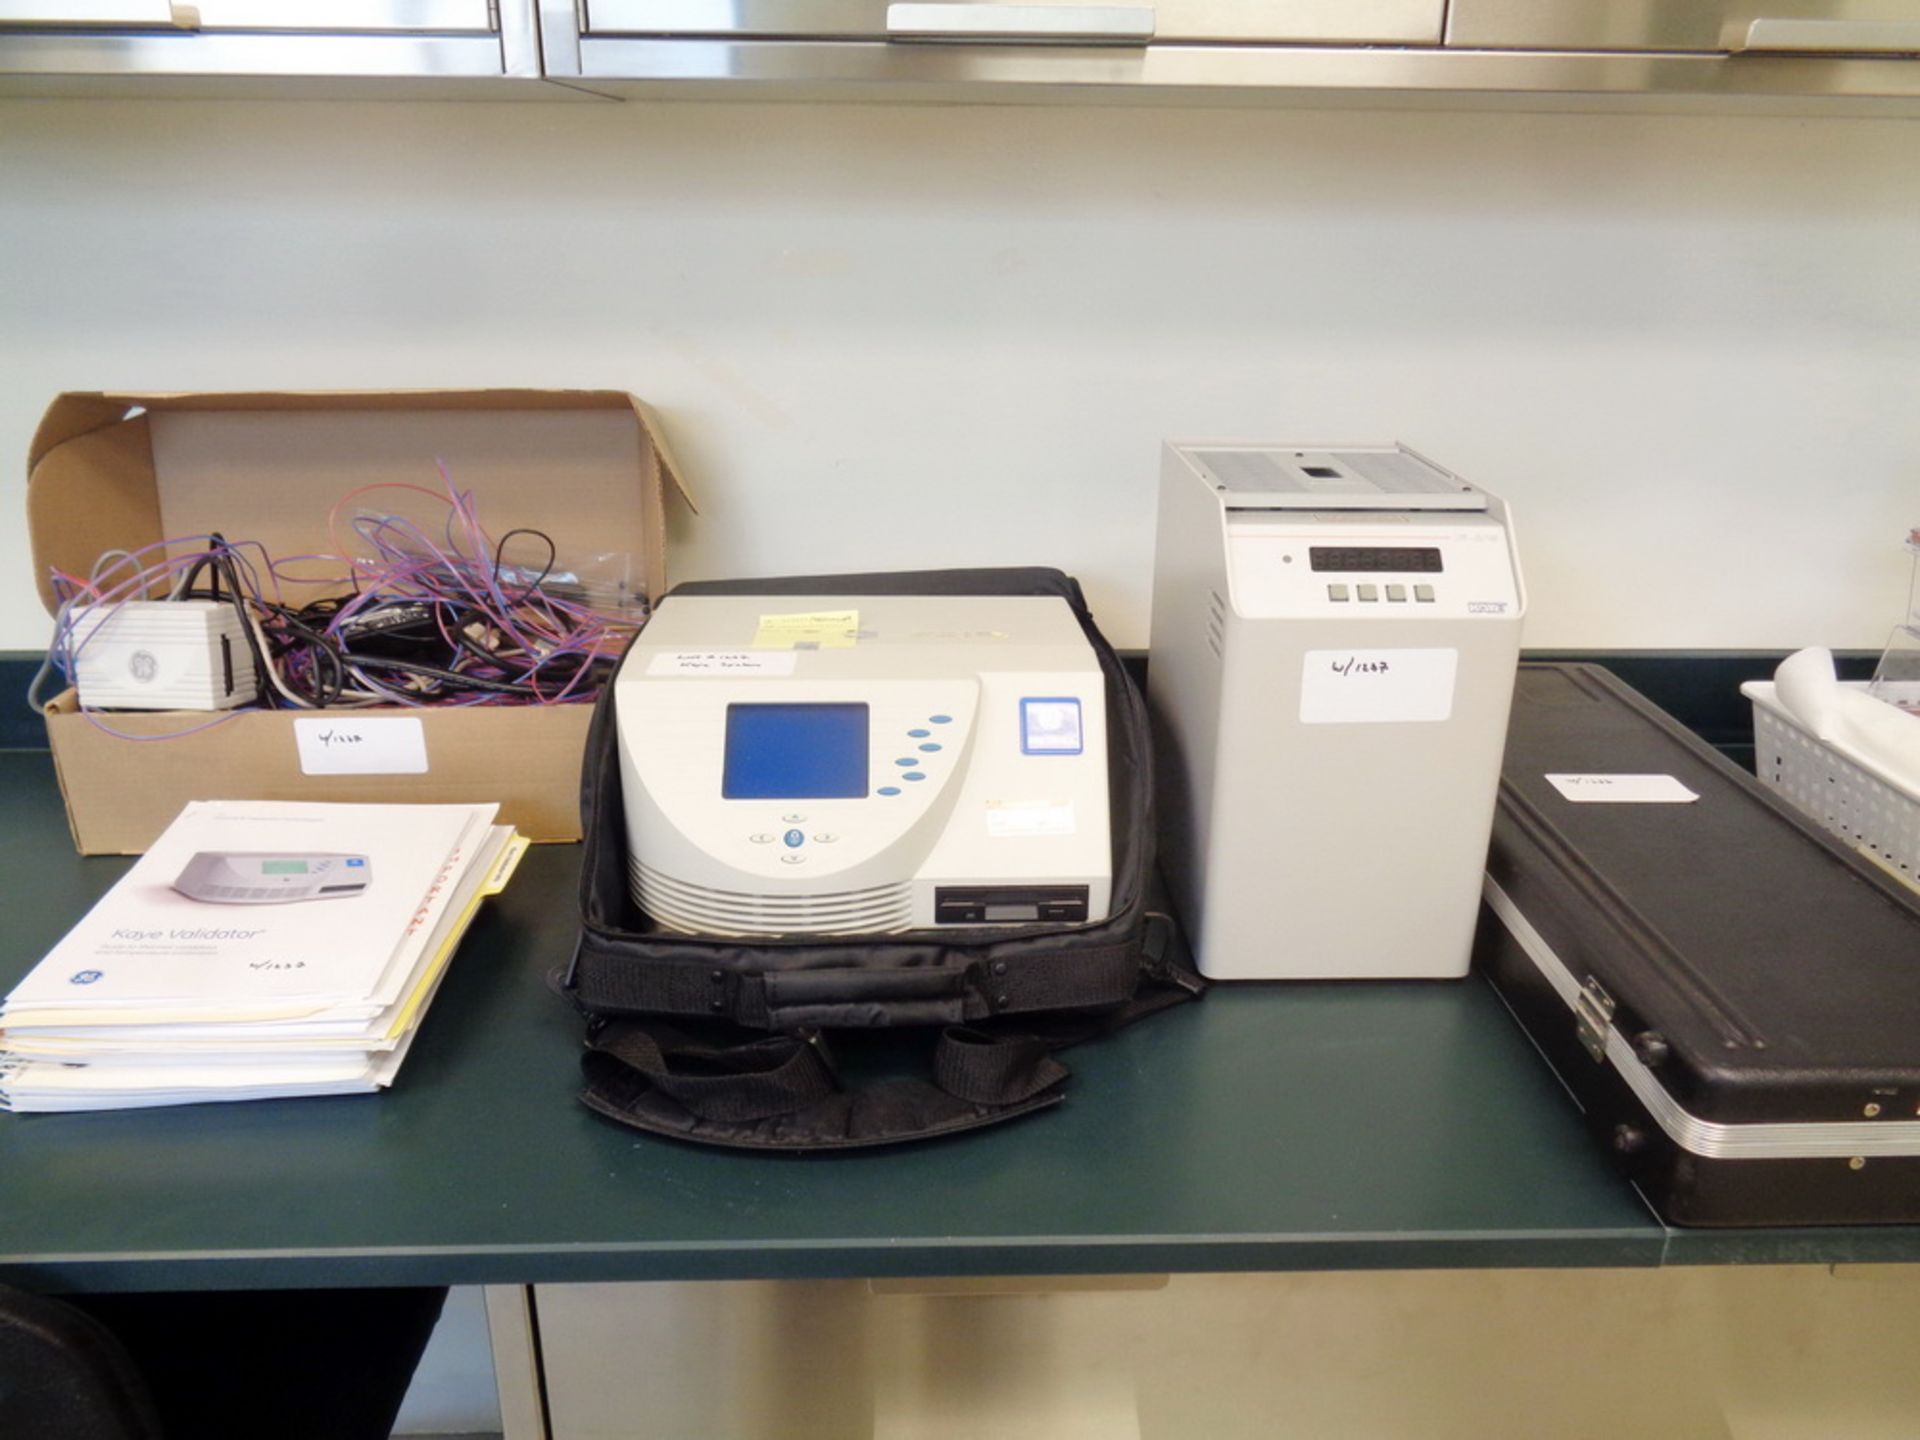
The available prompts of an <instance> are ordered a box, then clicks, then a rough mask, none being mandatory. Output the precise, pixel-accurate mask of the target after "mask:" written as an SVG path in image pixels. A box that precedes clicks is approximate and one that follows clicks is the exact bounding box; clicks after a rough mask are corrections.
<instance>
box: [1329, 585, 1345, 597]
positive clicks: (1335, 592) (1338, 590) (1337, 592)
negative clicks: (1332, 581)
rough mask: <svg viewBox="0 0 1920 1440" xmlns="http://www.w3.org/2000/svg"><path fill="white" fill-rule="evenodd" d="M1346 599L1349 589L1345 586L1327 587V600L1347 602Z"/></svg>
mask: <svg viewBox="0 0 1920 1440" xmlns="http://www.w3.org/2000/svg"><path fill="white" fill-rule="evenodd" d="M1346 598H1347V587H1346V586H1344V585H1329V586H1327V599H1329V600H1345V599H1346Z"/></svg>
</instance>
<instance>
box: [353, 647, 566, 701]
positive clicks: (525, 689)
mask: <svg viewBox="0 0 1920 1440" xmlns="http://www.w3.org/2000/svg"><path fill="white" fill-rule="evenodd" d="M343 658H344V659H345V660H346V662H347V663H348V664H349V665H352V666H354V667H356V668H357V669H361V670H398V671H401V672H402V673H404V674H408V675H424V676H427V677H429V678H431V679H434V680H438V681H440V682H441V683H442V684H444V685H451V686H453V687H454V688H456V689H462V690H486V691H489V692H492V693H496V694H502V695H532V696H535V697H538V695H539V694H540V692H539V691H538V690H535V689H534V688H533V687H532V686H529V685H516V684H515V683H513V682H512V681H510V680H489V679H487V678H485V677H484V676H481V675H468V674H464V673H462V672H461V671H458V670H446V669H442V668H441V667H440V666H438V665H422V664H419V663H418V662H416V661H412V660H395V659H392V658H389V657H386V656H371V655H355V654H353V653H351V652H343Z"/></svg>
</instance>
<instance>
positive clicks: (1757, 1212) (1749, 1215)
mask: <svg viewBox="0 0 1920 1440" xmlns="http://www.w3.org/2000/svg"><path fill="white" fill-rule="evenodd" d="M1549 774H1589V775H1590V774H1663V775H1671V776H1673V777H1675V778H1676V779H1678V780H1679V781H1680V783H1681V784H1683V785H1685V786H1686V787H1687V788H1688V789H1689V790H1692V791H1693V792H1695V793H1696V794H1697V795H1698V796H1699V797H1700V798H1699V800H1698V801H1697V802H1694V803H1690V804H1575V803H1573V802H1571V801H1568V800H1567V799H1565V798H1563V797H1562V796H1561V795H1560V793H1559V792H1558V791H1556V790H1555V789H1554V787H1553V786H1552V785H1551V784H1550V783H1549V782H1548V780H1547V779H1546V777H1547V776H1548V775H1549ZM1487 871H1488V878H1489V880H1490V881H1491V882H1492V885H1493V886H1497V887H1498V889H1499V890H1500V891H1502V892H1504V894H1505V896H1506V897H1507V899H1508V900H1509V901H1510V902H1511V906H1512V908H1513V909H1515V910H1517V911H1518V912H1519V914H1520V916H1521V917H1523V919H1524V921H1525V923H1526V925H1528V926H1530V927H1531V929H1532V930H1533V931H1534V932H1535V935H1536V943H1537V942H1539V941H1544V943H1545V945H1546V946H1547V947H1548V948H1549V949H1550V950H1551V951H1552V952H1553V953H1554V954H1555V955H1557V956H1558V957H1559V958H1560V960H1561V961H1562V962H1563V964H1564V966H1565V969H1566V970H1567V971H1569V972H1571V976H1572V979H1573V981H1574V982H1575V983H1576V984H1578V985H1580V986H1582V987H1585V986H1589V984H1591V985H1593V986H1594V987H1596V989H1595V990H1594V991H1591V992H1589V993H1590V994H1595V995H1598V996H1599V997H1601V998H1603V999H1604V1000H1605V1001H1610V1002H1611V1005H1612V1017H1611V1024H1612V1028H1613V1029H1614V1030H1615V1031H1616V1032H1617V1033H1618V1035H1619V1037H1621V1039H1622V1040H1624V1041H1625V1042H1626V1047H1625V1048H1626V1049H1628V1050H1629V1051H1630V1052H1631V1053H1632V1057H1633V1059H1635V1060H1638V1061H1639V1062H1640V1063H1641V1066H1642V1069H1641V1071H1640V1072H1639V1078H1640V1079H1641V1080H1642V1083H1643V1085H1644V1084H1645V1082H1646V1081H1647V1080H1648V1078H1649V1077H1651V1079H1652V1080H1654V1081H1657V1086H1658V1090H1659V1091H1664V1093H1665V1095H1666V1096H1668V1097H1670V1099H1671V1101H1672V1102H1673V1103H1674V1104H1676V1105H1677V1106H1678V1107H1679V1108H1680V1109H1681V1110H1683V1111H1685V1112H1686V1114H1687V1115H1690V1116H1691V1117H1692V1118H1693V1120H1694V1121H1697V1122H1700V1123H1699V1126H1698V1127H1697V1128H1693V1129H1690V1128H1689V1125H1688V1124H1687V1123H1686V1122H1684V1121H1682V1122H1680V1123H1678V1124H1676V1123H1675V1121H1674V1119H1673V1116H1672V1114H1671V1112H1668V1113H1667V1114H1666V1116H1665V1120H1664V1128H1663V1121H1662V1118H1661V1116H1660V1115H1658V1114H1656V1111H1655V1109H1654V1108H1653V1107H1650V1106H1649V1105H1648V1104H1647V1103H1646V1102H1645V1101H1643V1099H1642V1098H1641V1095H1640V1094H1636V1093H1635V1090H1634V1089H1633V1087H1632V1085H1630V1084H1629V1083H1628V1078H1627V1077H1628V1075H1630V1074H1633V1073H1634V1072H1633V1069H1632V1066H1631V1064H1630V1063H1629V1064H1628V1065H1626V1066H1622V1065H1620V1064H1618V1063H1616V1058H1614V1057H1610V1058H1608V1059H1606V1060H1596V1059H1595V1058H1594V1057H1593V1054H1592V1053H1591V1052H1590V1049H1589V1045H1588V1043H1587V1042H1586V1041H1583V1039H1582V1037H1581V1034H1580V1023H1579V1016H1578V1015H1577V1014H1576V1013H1575V1012H1576V1010H1578V1009H1580V1008H1586V1009H1587V1010H1588V1011H1589V1014H1590V1017H1591V1012H1592V1010H1593V1006H1592V1005H1590V1004H1588V1005H1584V1006H1580V1005H1576V1006H1571V1007H1570V1005H1569V1002H1568V999H1567V998H1566V996H1565V995H1564V994H1563V993H1562V990H1556V989H1555V988H1554V986H1553V985H1552V984H1551V983H1550V982H1549V980H1548V978H1547V975H1546V972H1545V970H1544V969H1543V968H1542V966H1541V965H1540V963H1539V962H1538V961H1537V960H1536V959H1535V958H1533V957H1532V956H1530V955H1529V953H1528V952H1527V950H1526V949H1525V948H1524V947H1523V945H1522V944H1521V942H1520V940H1519V939H1518V938H1517V936H1516V934H1515V931H1514V929H1513V928H1511V927H1510V926H1509V925H1508V924H1505V923H1503V922H1502V921H1501V920H1500V919H1499V918H1498V915H1497V914H1496V913H1495V911H1494V908H1491V907H1490V909H1489V911H1488V912H1486V913H1483V916H1482V924H1481V927H1480V933H1479V938H1478V942H1477V950H1476V963H1477V965H1478V966H1479V967H1480V969H1481V970H1482V971H1484V973H1485V974H1486V975H1487V976H1488V977H1489V978H1490V979H1491V981H1492V982H1493V984H1494V986H1495V988H1496V989H1497V990H1498V991H1499V993H1500V994H1501V995H1502V997H1503V998H1504V999H1505V1000H1506V1002H1507V1004H1508V1005H1509V1007H1510V1008H1511V1009H1512V1010H1513V1013H1514V1015H1515V1016H1516V1017H1517V1018H1518V1019H1519V1021H1520V1023H1521V1024H1522V1025H1523V1026H1524V1027H1525V1028H1526V1030H1527V1031H1528V1033H1529V1034H1530V1035H1531V1036H1532V1037H1533V1039H1534V1041H1535V1043H1536V1044H1537V1046H1538V1047H1539V1049H1540V1051H1541V1053H1542V1054H1543V1055H1544V1056H1545V1057H1546V1058H1547V1060H1548V1061H1549V1063H1551V1064H1552V1066H1553V1068H1554V1070H1555V1071H1556V1072H1557V1073H1558V1074H1559V1076H1560V1078H1561V1080H1562V1081H1564V1082H1565V1084H1566V1086H1567V1088H1568V1089H1569V1090H1570V1091H1571V1092H1572V1093H1573V1095H1574V1097H1575V1098H1576V1099H1577V1100H1578V1102H1579V1103H1580V1105H1581V1106H1582V1108H1583V1109H1584V1110H1585V1111H1586V1115H1587V1119H1588V1121H1589V1122H1590V1124H1591V1126H1592V1128H1593V1129H1594V1131H1595V1133H1596V1135H1597V1136H1598V1137H1599V1138H1600V1139H1601V1140H1602V1141H1603V1142H1604V1143H1605V1144H1607V1145H1608V1146H1609V1147H1610V1148H1611V1149H1612V1150H1613V1151H1614V1153H1615V1154H1616V1156H1617V1158H1618V1160H1619V1163H1620V1164H1621V1166H1622V1168H1623V1169H1624V1170H1625V1172H1626V1174H1627V1175H1628V1176H1629V1177H1630V1178H1631V1179H1632V1180H1633V1182H1634V1183H1635V1184H1636V1185H1637V1186H1638V1187H1639V1188H1640V1190H1641V1191H1642V1193H1643V1194H1644V1195H1645V1196H1646V1198H1647V1199H1648V1200H1649V1201H1650V1202H1651V1203H1652V1205H1653V1206H1654V1208H1655V1209H1656V1210H1658V1211H1659V1213H1660V1214H1661V1215H1662V1216H1663V1217H1665V1218H1666V1219H1667V1220H1668V1221H1670V1222H1671V1223H1673V1224H1676V1225H1700V1226H1734V1225H1821V1224H1853V1223H1872V1222H1913V1221H1920V1155H1916V1154H1907V1155H1899V1154H1893V1153H1887V1152H1889V1151H1894V1150H1898V1149H1903V1148H1908V1146H1907V1142H1906V1139H1905V1138H1904V1137H1906V1136H1907V1135H1909V1134H1910V1133H1911V1134H1914V1135H1920V1123H1917V1122H1916V1115H1917V1112H1920V902H1917V901H1916V896H1915V894H1914V892H1912V891H1911V890H1909V889H1908V888H1907V887H1906V886H1905V885H1903V884H1902V883H1901V882H1900V881H1898V880H1896V879H1894V878H1892V877H1890V876H1888V875H1886V874H1885V873H1883V872H1882V871H1880V870H1879V869H1878V868H1877V867H1875V866H1874V865H1872V864H1871V863H1869V862H1867V861H1866V860H1864V859H1862V858H1860V857H1858V856H1856V855H1855V854H1853V853H1852V852H1851V851H1849V850H1847V849H1846V848H1845V847H1844V846H1842V845H1841V844H1840V843H1839V842H1837V841H1836V840H1835V839H1833V838H1832V837H1830V836H1829V835H1828V834H1827V833H1826V832H1825V831H1823V830H1821V829H1819V828H1818V827H1817V826H1816V825H1815V824H1814V823H1813V822H1812V821H1810V820H1808V819H1806V818H1805V817H1803V816H1801V815H1800V814H1799V813H1798V812H1797V811H1795V810H1793V809H1791V808H1790V807H1788V806H1787V805H1786V804H1785V803H1784V802H1783V801H1780V800H1778V799H1776V798H1775V797H1774V796H1773V795H1772V794H1770V793H1769V792H1768V791H1766V790H1765V789H1763V788H1762V787H1761V786H1760V784H1759V783H1758V782H1757V781H1756V780H1755V779H1754V778H1753V777H1752V776H1751V775H1749V774H1747V773H1746V772H1745V771H1743V770H1741V769H1739V768H1738V767H1736V766H1734V765H1733V764H1731V763H1730V762H1728V761H1727V760H1725V759H1724V758H1722V757H1721V756H1720V755H1719V754H1717V753H1716V752H1715V751H1713V750H1712V749H1711V748H1710V747H1708V746H1707V745H1706V744H1704V743H1703V742H1701V741H1700V740H1698V739H1697V738H1695V737H1694V736H1693V735H1692V734H1691V733H1689V732H1688V731H1686V730H1685V729H1684V728H1682V727H1681V726H1680V725H1679V724H1678V723H1677V722H1676V721H1674V720H1673V719H1672V718H1671V717H1670V716H1668V715H1666V714H1665V713H1663V712H1662V711H1660V710H1659V709H1657V708H1656V707H1654V706H1653V705H1652V704H1650V703H1649V702H1648V701H1647V700H1645V699H1644V698H1643V697H1641V696H1640V695H1638V694H1637V693H1635V692H1634V691H1633V690H1631V689H1629V688H1628V687H1627V686H1626V685H1624V684H1622V683H1621V682H1620V681H1618V680H1617V679H1615V678H1613V676H1611V675H1610V674H1609V673H1608V672H1606V671H1604V670H1602V669H1599V668H1598V667H1595V666H1588V665H1523V666H1521V668H1520V675H1519V681H1518V684H1517V686H1516V688H1515V691H1514V702H1513V718H1512V723H1511V727H1510V729H1509V731H1508V738H1507V752H1506V760H1505V765H1504V770H1503V774H1502V779H1501V786H1500V802H1499V807H1498V810H1497V812H1496V816H1495V820H1494V827H1493V839H1492V848H1491V852H1490V855H1489V858H1488V865H1487ZM1489 898H1490V900H1491V899H1492V895H1491V891H1490V896H1489ZM1564 988H1566V987H1565V985H1564V982H1563V989H1564ZM1592 1039H1593V1032H1592V1029H1591V1026H1589V1033H1588V1037H1587V1040H1588V1041H1591V1040H1592ZM1619 1048H1620V1047H1619V1046H1617V1045H1616V1052H1617V1051H1618V1050H1619ZM1656 1093H1657V1092H1656ZM1661 1109H1663V1110H1664V1109H1665V1107H1664V1106H1663V1107H1661ZM1787 1124H1794V1125H1799V1126H1804V1127H1805V1128H1804V1130H1799V1131H1795V1132H1792V1133H1793V1134H1796V1135H1801V1134H1803V1135H1805V1136H1807V1137H1808V1138H1809V1143H1807V1144H1804V1145H1802V1144H1799V1143H1798V1142H1797V1141H1796V1142H1792V1143H1787V1144H1782V1145H1779V1146H1775V1145H1774V1144H1773V1142H1772V1141H1769V1142H1768V1147H1767V1148H1768V1149H1769V1150H1776V1149H1777V1150H1778V1151H1779V1152H1780V1153H1773V1154H1768V1155H1762V1156H1745V1155H1743V1156H1741V1157H1740V1158H1731V1157H1730V1156H1729V1155H1728V1154H1727V1150H1728V1148H1729V1147H1728V1146H1727V1145H1726V1144H1725V1143H1723V1137H1742V1136H1746V1137H1752V1136H1757V1135H1760V1134H1762V1133H1763V1132H1757V1131H1753V1130H1750V1129H1741V1128H1738V1127H1750V1126H1754V1125H1772V1126H1780V1125H1787ZM1864 1126H1872V1127H1886V1126H1895V1127H1903V1128H1901V1129H1896V1130H1885V1129H1880V1128H1873V1129H1870V1130H1869V1129H1862V1128H1861V1127H1864ZM1719 1127H1727V1128H1725V1129H1721V1128H1719ZM1836 1127H1848V1128H1846V1129H1840V1128H1836ZM1675 1130H1678V1131H1680V1132H1681V1134H1682V1136H1683V1138H1685V1139H1686V1140H1687V1142H1688V1143H1687V1144H1686V1145H1683V1144H1681V1143H1678V1142H1677V1141H1676V1139H1675V1138H1674V1135H1673V1133H1671V1132H1673V1131H1675ZM1703 1133H1704V1136H1705V1139H1704V1141H1703V1139H1702V1134H1703ZM1764 1133H1769V1134H1773V1135H1778V1134H1780V1133H1781V1132H1778V1131H1774V1132H1764ZM1862 1135H1868V1136H1871V1137H1872V1138H1873V1140H1874V1141H1875V1142H1877V1143H1876V1144H1874V1145H1871V1146H1863V1147H1861V1148H1866V1149H1870V1150H1871V1152H1872V1153H1869V1154H1866V1155H1859V1154H1849V1153H1845V1152H1846V1147H1849V1146H1852V1145H1853V1144H1855V1143H1857V1142H1858V1140H1859V1138H1860V1137H1861V1136H1862ZM1836 1146H1838V1147H1840V1148H1839V1149H1837V1150H1836ZM1796 1148H1797V1149H1801V1150H1804V1151H1806V1152H1809V1153H1804V1154H1794V1153H1792V1151H1793V1150H1794V1149H1796ZM1911 1148H1912V1149H1913V1150H1914V1151H1917V1152H1920V1141H1916V1143H1915V1144H1914V1145H1913V1146H1912V1147H1911ZM1703 1152H1704V1153H1703ZM1826 1152H1833V1153H1826Z"/></svg>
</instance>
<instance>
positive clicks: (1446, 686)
mask: <svg viewBox="0 0 1920 1440" xmlns="http://www.w3.org/2000/svg"><path fill="white" fill-rule="evenodd" d="M1459 665H1460V652H1459V651H1458V650H1451V649H1442V648H1438V647H1435V648H1422V649H1418V650H1309V651H1307V657H1306V659H1305V660H1304V661H1302V662H1301V666H1300V723H1301V724H1302V725H1374V724H1383V723H1393V722H1409V721H1412V722H1425V723H1432V722H1434V721H1437V720H1445V719H1447V718H1448V717H1449V716H1451V715H1452V714H1453V677H1454V672H1455V671H1456V670H1457V669H1458V668H1459Z"/></svg>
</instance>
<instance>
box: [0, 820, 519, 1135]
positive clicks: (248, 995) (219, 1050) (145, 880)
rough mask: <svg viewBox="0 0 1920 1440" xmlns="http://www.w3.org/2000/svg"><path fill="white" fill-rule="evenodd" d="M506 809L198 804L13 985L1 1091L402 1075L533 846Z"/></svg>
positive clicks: (191, 1099) (95, 1098) (1, 1099)
mask: <svg viewBox="0 0 1920 1440" xmlns="http://www.w3.org/2000/svg"><path fill="white" fill-rule="evenodd" d="M493 816H494V807H493V806H491V805H331V804H318V805H301V804H282V803H264V802H263V803H257V804H256V803H239V802H204V803H199V804H195V805H190V806H189V807H188V808H187V809H186V810H185V811H184V812H182V814H181V815H180V817H179V819H178V820H176V821H175V822H174V824H173V825H172V826H171V827H169V829H168V830H167V831H166V833H165V834H164V835H162V836H161V838H160V839H159V840H158V841H156V842H155V844H154V847H153V848H152V849H151V850H150V851H148V853H147V854H146V855H145V856H144V857H142V858H141V859H140V860H139V861H137V862H135V864H134V866H133V868H132V869H131V870H129V871H128V872H127V874H126V875H125V876H124V877H122V879H121V881H120V883H119V884H118V885H116V886H115V887H114V888H113V890H112V891H110V892H109V893H108V894H107V896H106V897H105V898H104V899H103V900H101V901H100V903H99V904H98V905H96V906H95V907H94V908H93V910H92V911H91V912H89V913H88V914H87V915H86V916H85V917H84V918H83V919H82V920H81V921H80V923H79V924H78V925H76V926H75V927H74V929H73V930H72V931H71V932H70V933H69V934H68V935H67V937H66V938H65V939H63V940H62V941H61V942H60V943H59V944H58V945H56V946H55V947H54V949H53V950H52V951H51V952H50V953H49V954H48V955H47V957H46V958H45V959H44V960H42V961H41V963H40V964H39V965H38V966H36V967H35V969H34V970H33V971H32V972H31V973H30V974H29V975H28V976H27V977H26V979H25V980H23V981H22V982H21V984H20V985H19V986H18V987H17V988H16V989H15V990H14V992H13V993H12V994H11V995H9V996H8V997H7V998H6V1000H5V1001H4V1002H0V1108H3V1109H14V1110H99V1109H127V1108H137V1107H145V1106H155V1105H182V1104H194V1103H201V1102H205V1101H213V1100H246V1099H268V1098H276V1097H282V1096H297V1095H321V1094H350V1093H358V1092H365V1091H372V1090H377V1089H380V1088H382V1087H384V1086H386V1085H388V1084H390V1083H392V1080H393V1078H394V1075H395V1073H396V1072H397V1071H398V1069H399V1067H400V1063H401V1061H402V1060H403V1059H404V1058H405V1057H406V1053H407V1050H408V1048H409V1047H410V1045H411V1043H412V1040H413V1037H414V1035H415V1034H416V1033H418V1028H419V1023H420V1019H421V1017H422V1015H423V1014H424V1013H425V1012H426V1009H427V1007H428V1005H429V1004H430V1003H431V1002H432V999H433V996H434V994H435V992H436V991H437V990H438V988H439V985H440V982H441V980H442V979H443V978H444V976H445V974H446V970H447V965H448V961H449V959H450V958H451V956H452V954H453V951H454V949H455V948H456V947H457V945H458V944H459V941H460V938H461V936H462V935H463V934H464V933H465V930H466V927H467V925H468V923H469V922H470V921H471V920H472V918H473V916H474V914H475V913H476V912H477V910H478V909H479V907H480V904H481V902H482V901H483V900H484V899H485V898H486V897H487V896H489V895H494V894H498V893H499V891H500V890H501V889H503V888H504V887H505V885H506V882H507V880H508V879H509V878H510V876H511V875H512V873H513V869H514V867H515V865H516V864H517V863H518V861H519V858H520V856H521V855H522V854H523V853H524V851H525V849H526V842H525V841H524V840H523V839H521V838H520V837H519V836H517V835H515V834H514V833H513V831H512V830H511V829H510V828H509V827H506V826H500V825H494V824H492V823H491V822H492V820H493ZM235 891H238V892H241V893H238V894H235V893H231V892H235ZM252 891H264V892H265V893H264V894H260V895H258V896H256V895H254V894H252V893H249V892H252Z"/></svg>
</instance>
